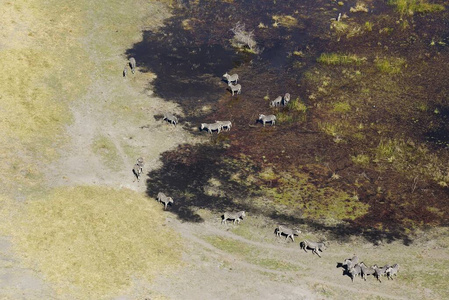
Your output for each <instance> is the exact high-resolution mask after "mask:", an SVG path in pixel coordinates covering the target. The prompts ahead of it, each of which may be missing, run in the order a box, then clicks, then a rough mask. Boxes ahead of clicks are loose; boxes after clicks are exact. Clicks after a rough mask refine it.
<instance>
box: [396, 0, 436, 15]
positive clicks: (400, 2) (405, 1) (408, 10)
mask: <svg viewBox="0 0 449 300" xmlns="http://www.w3.org/2000/svg"><path fill="white" fill-rule="evenodd" d="M388 4H389V5H394V6H396V10H397V11H398V12H399V13H400V14H401V15H404V14H408V15H413V14H414V13H432V12H437V11H443V10H444V9H445V8H444V5H441V4H435V3H429V2H428V1H426V0H388Z"/></svg>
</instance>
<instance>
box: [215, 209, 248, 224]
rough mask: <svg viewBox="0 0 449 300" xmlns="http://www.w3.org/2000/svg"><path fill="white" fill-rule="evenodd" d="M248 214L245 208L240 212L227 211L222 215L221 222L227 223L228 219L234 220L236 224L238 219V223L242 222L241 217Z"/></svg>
mask: <svg viewBox="0 0 449 300" xmlns="http://www.w3.org/2000/svg"><path fill="white" fill-rule="evenodd" d="M245 216H246V213H245V211H244V210H242V211H239V212H225V213H224V214H223V215H222V216H221V217H222V220H221V223H222V224H223V223H225V224H227V223H226V220H234V222H233V223H234V224H235V222H236V221H237V223H238V224H240V219H241V220H243V217H245Z"/></svg>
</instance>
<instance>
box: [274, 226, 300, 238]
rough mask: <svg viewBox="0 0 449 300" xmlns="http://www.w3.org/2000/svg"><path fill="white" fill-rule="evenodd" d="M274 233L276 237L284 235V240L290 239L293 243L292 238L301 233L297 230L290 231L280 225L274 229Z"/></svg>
mask: <svg viewBox="0 0 449 300" xmlns="http://www.w3.org/2000/svg"><path fill="white" fill-rule="evenodd" d="M275 231H276V235H277V236H281V235H282V234H285V235H286V236H287V237H286V239H288V238H289V237H291V238H292V241H293V242H294V241H295V238H294V237H293V236H295V235H299V234H300V233H301V231H300V230H298V229H295V230H292V229H290V228H287V227H285V226H282V225H279V226H278V227H276V229H275Z"/></svg>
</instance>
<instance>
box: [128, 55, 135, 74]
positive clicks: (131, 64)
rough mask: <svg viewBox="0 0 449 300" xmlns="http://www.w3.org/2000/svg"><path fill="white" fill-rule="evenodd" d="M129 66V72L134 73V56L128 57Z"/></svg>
mask: <svg viewBox="0 0 449 300" xmlns="http://www.w3.org/2000/svg"><path fill="white" fill-rule="evenodd" d="M129 67H130V68H131V72H132V73H133V74H134V73H135V72H136V59H135V58H134V57H131V58H130V59H129Z"/></svg>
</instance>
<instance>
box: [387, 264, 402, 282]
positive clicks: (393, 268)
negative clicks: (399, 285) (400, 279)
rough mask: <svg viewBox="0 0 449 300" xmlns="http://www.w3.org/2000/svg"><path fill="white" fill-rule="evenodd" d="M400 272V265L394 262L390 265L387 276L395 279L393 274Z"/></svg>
mask: <svg viewBox="0 0 449 300" xmlns="http://www.w3.org/2000/svg"><path fill="white" fill-rule="evenodd" d="M398 272H399V265H398V264H394V265H392V266H391V267H389V268H388V269H387V271H386V273H387V278H388V279H391V280H393V275H396V276H397V275H398Z"/></svg>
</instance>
